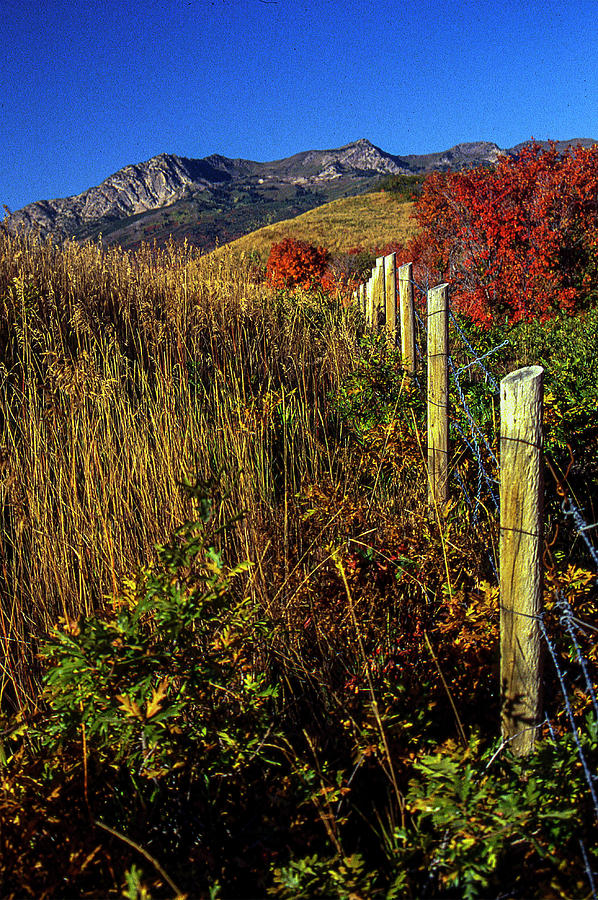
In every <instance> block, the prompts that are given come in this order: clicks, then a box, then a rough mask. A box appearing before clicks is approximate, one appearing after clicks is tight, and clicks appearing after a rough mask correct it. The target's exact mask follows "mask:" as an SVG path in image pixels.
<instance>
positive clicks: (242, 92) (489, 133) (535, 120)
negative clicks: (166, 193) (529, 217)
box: [0, 0, 598, 210]
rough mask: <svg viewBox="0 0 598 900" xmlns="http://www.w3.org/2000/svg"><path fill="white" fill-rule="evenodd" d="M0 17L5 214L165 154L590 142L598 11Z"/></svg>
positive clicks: (398, 7) (517, 1) (113, 5)
mask: <svg viewBox="0 0 598 900" xmlns="http://www.w3.org/2000/svg"><path fill="white" fill-rule="evenodd" d="M1 6H2V10H1V16H0V38H1V45H2V74H1V75H0V204H2V203H4V204H6V205H7V206H8V207H10V208H11V209H13V210H14V209H18V208H20V207H21V206H23V205H25V204H26V203H29V202H32V201H34V200H41V199H51V198H53V197H63V196H69V195H71V194H76V193H79V192H81V191H83V190H85V189H86V188H88V187H90V186H91V185H94V184H98V183H99V182H100V181H102V180H103V179H104V178H106V177H107V176H108V175H110V174H111V173H112V172H114V171H116V170H117V169H119V168H121V167H122V166H124V165H127V164H128V163H132V162H139V161H141V160H145V159H149V158H150V157H151V156H155V155H156V154H158V153H162V152H168V153H177V154H179V155H181V156H190V157H203V156H207V155H209V154H211V153H221V154H223V155H224V156H231V157H236V156H241V157H245V158H248V159H255V160H271V159H279V158H282V157H284V156H289V155H291V154H293V153H296V152H299V151H301V150H308V149H315V148H318V149H320V148H329V147H338V146H341V145H342V144H345V143H348V142H350V141H353V140H357V139H358V138H361V137H367V138H368V139H369V140H371V141H372V142H373V143H374V144H377V145H378V146H380V147H382V148H383V149H384V150H387V151H389V152H390V153H395V154H408V153H427V152H433V151H436V150H444V149H447V148H448V147H451V146H453V145H454V144H456V143H460V142H463V141H474V140H489V141H495V142H496V143H497V144H499V146H501V147H510V146H513V145H514V144H516V143H519V142H520V141H523V140H526V139H528V138H530V137H532V136H534V137H536V138H538V139H546V138H554V139H557V140H563V139H567V138H572V137H593V138H597V139H598V121H597V116H598V2H597V0H500V2H498V0H393V2H391V0H369V2H367V0H345V2H343V0H311V2H302V0H190V2H187V0H155V2H147V0H135V2H128V0H44V2H40V0H2V4H1ZM0 209H1V206H0Z"/></svg>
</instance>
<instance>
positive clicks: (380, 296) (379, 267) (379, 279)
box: [372, 256, 385, 331]
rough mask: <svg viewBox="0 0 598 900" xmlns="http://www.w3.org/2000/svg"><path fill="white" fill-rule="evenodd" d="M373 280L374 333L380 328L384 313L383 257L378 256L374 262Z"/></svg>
mask: <svg viewBox="0 0 598 900" xmlns="http://www.w3.org/2000/svg"><path fill="white" fill-rule="evenodd" d="M372 275H373V278H374V315H373V320H372V328H374V329H375V330H376V331H377V330H378V328H380V325H381V321H382V318H383V316H384V313H385V299H384V294H385V285H384V257H383V256H379V257H378V259H377V260H376V268H375V269H374V270H373V272H372Z"/></svg>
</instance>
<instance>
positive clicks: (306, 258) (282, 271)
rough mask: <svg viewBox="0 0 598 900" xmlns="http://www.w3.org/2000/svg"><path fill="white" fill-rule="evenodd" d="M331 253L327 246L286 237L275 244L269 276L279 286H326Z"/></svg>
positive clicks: (271, 252) (269, 260)
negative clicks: (325, 281) (323, 281)
mask: <svg viewBox="0 0 598 900" xmlns="http://www.w3.org/2000/svg"><path fill="white" fill-rule="evenodd" d="M329 260H330V254H329V253H328V250H326V249H325V248H324V247H315V246H313V245H312V244H308V243H306V242H305V241H296V240H294V239H293V238H285V239H284V240H282V241H279V242H278V243H277V244H273V245H272V249H271V250H270V256H269V257H268V262H267V264H266V278H267V280H268V282H269V283H270V284H271V285H272V286H273V287H275V288H294V287H301V288H305V289H308V288H311V287H314V286H320V287H321V286H322V279H324V277H325V276H326V273H327V269H328V262H329Z"/></svg>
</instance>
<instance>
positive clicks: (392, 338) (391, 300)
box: [384, 253, 397, 347]
mask: <svg viewBox="0 0 598 900" xmlns="http://www.w3.org/2000/svg"><path fill="white" fill-rule="evenodd" d="M384 293H385V298H386V315H385V323H386V340H387V342H388V346H389V347H396V344H397V254H396V253H389V255H388V256H385V257H384Z"/></svg>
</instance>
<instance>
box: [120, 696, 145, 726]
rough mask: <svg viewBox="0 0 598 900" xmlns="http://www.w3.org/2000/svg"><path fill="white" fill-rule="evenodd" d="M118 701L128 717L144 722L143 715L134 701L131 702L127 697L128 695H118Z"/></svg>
mask: <svg viewBox="0 0 598 900" xmlns="http://www.w3.org/2000/svg"><path fill="white" fill-rule="evenodd" d="M116 699H117V700H118V701H119V703H120V707H121V709H122V710H123V711H124V713H125V715H126V716H129V717H130V718H133V719H141V720H143V713H142V712H141V710H140V709H139V707H138V706H137V704H136V703H135V701H134V700H131V698H130V697H127V695H126V694H117V697H116Z"/></svg>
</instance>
